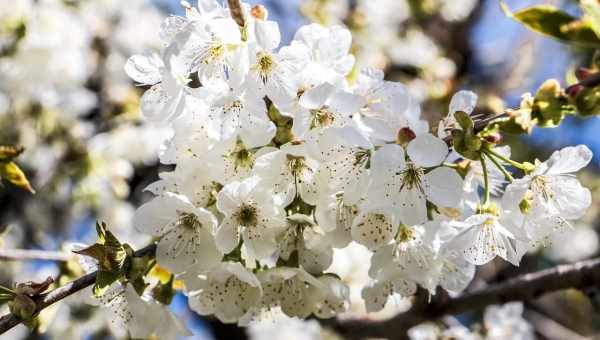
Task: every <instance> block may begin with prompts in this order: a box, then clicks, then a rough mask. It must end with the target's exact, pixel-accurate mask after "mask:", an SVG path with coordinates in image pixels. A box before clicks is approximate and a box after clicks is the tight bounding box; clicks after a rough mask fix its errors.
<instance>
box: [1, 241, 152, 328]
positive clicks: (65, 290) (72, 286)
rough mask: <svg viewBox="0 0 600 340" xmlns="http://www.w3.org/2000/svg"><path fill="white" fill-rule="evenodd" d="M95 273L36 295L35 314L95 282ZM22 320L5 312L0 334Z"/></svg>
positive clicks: (148, 248) (146, 249)
mask: <svg viewBox="0 0 600 340" xmlns="http://www.w3.org/2000/svg"><path fill="white" fill-rule="evenodd" d="M155 251H156V244H154V243H153V244H150V245H148V246H146V247H144V248H142V249H140V250H138V251H136V252H135V253H134V254H133V255H134V256H136V257H142V256H145V255H151V254H154V252H155ZM96 273H97V272H93V273H89V274H87V275H85V276H82V277H80V278H78V279H76V280H74V281H71V282H69V283H67V284H66V285H64V286H62V287H58V288H56V289H53V290H51V291H49V292H47V293H45V294H41V295H40V296H37V297H36V298H35V299H34V300H35V303H36V314H38V313H39V312H41V311H42V310H43V309H44V308H46V307H48V306H50V305H52V304H53V303H55V302H58V301H60V300H62V299H64V298H66V297H68V296H70V295H73V294H75V293H77V292H79V291H80V290H82V289H84V288H86V287H89V286H91V285H93V284H94V282H96ZM21 322H23V320H21V318H19V317H17V316H16V315H14V314H6V315H4V316H3V317H2V318H0V334H4V333H5V332H7V331H8V330H10V329H11V328H13V327H15V326H16V325H18V324H20V323H21Z"/></svg>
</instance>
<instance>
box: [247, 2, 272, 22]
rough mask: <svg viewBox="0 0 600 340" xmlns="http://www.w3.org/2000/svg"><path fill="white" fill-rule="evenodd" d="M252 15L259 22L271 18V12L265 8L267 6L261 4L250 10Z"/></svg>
mask: <svg viewBox="0 0 600 340" xmlns="http://www.w3.org/2000/svg"><path fill="white" fill-rule="evenodd" d="M250 15H252V16H253V17H254V18H256V19H258V20H266V19H267V17H268V16H269V12H268V11H267V9H266V8H265V6H263V5H260V4H259V5H254V6H252V9H251V10H250Z"/></svg>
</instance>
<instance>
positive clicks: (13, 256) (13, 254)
mask: <svg viewBox="0 0 600 340" xmlns="http://www.w3.org/2000/svg"><path fill="white" fill-rule="evenodd" d="M72 258H73V255H72V254H69V253H65V252H62V251H47V250H29V249H0V260H3V261H30V260H44V261H57V262H66V261H69V260H70V259H72Z"/></svg>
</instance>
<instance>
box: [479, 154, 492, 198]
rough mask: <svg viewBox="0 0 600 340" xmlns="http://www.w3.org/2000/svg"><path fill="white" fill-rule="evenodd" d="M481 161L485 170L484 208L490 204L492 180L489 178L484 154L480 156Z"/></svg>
mask: <svg viewBox="0 0 600 340" xmlns="http://www.w3.org/2000/svg"><path fill="white" fill-rule="evenodd" d="M479 161H480V162H481V168H482V169H483V185H484V189H483V190H484V191H483V206H484V207H485V206H487V204H488V203H489V202H490V180H489V176H488V169H487V165H486V164H485V158H484V157H483V154H480V155H479Z"/></svg>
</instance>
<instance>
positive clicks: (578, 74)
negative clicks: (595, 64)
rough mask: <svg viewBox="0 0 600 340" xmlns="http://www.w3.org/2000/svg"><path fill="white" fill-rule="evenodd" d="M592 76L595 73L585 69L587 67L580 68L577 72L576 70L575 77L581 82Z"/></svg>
mask: <svg viewBox="0 0 600 340" xmlns="http://www.w3.org/2000/svg"><path fill="white" fill-rule="evenodd" d="M592 74H594V71H592V70H590V69H589V68H585V67H580V68H578V69H577V70H575V77H577V80H579V81H581V80H584V79H586V78H587V77H589V76H591V75H592Z"/></svg>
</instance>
